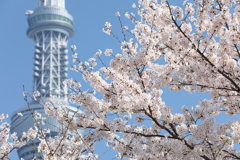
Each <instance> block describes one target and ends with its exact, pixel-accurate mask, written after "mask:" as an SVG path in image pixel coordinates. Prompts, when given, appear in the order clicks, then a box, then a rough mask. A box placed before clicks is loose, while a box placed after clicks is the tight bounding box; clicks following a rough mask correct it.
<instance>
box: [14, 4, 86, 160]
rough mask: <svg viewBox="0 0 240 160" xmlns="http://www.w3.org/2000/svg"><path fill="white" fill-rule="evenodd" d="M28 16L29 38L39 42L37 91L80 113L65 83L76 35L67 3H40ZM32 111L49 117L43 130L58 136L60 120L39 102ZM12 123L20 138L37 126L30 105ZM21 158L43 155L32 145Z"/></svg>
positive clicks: (37, 51)
mask: <svg viewBox="0 0 240 160" xmlns="http://www.w3.org/2000/svg"><path fill="white" fill-rule="evenodd" d="M26 15H28V24H29V28H28V29H27V36H28V37H29V38H32V39H33V40H34V42H35V53H34V74H33V91H39V92H40V93H41V98H43V99H47V98H49V97H51V96H55V97H57V98H58V102H59V101H61V103H62V104H63V105H64V106H67V107H68V108H69V109H70V111H76V108H74V107H71V106H69V104H68V101H67V86H65V85H64V84H63V81H64V80H65V79H66V78H67V70H68V68H67V65H68V50H67V44H68V39H69V38H71V37H72V36H73V35H74V28H73V17H72V16H71V15H70V14H69V13H68V12H67V10H66V9H65V0H38V7H37V8H36V9H35V10H34V11H27V12H26ZM55 103H56V104H54V106H59V105H58V103H57V101H56V102H55ZM30 108H31V110H36V111H37V112H38V113H41V114H42V116H43V117H47V119H46V121H47V123H46V124H45V125H43V126H41V129H50V133H49V134H48V135H47V136H48V137H53V136H56V135H57V134H58V129H57V126H60V124H59V123H58V122H57V120H56V119H53V118H51V117H48V116H47V115H46V114H45V111H44V108H43V107H42V106H41V105H40V104H39V103H37V102H35V101H32V102H31V103H30ZM19 112H21V113H22V114H23V116H22V117H20V118H18V116H17V113H19ZM79 112H81V111H79ZM29 115H30V116H29ZM16 118H18V119H17V121H16V122H14V121H15V120H16ZM11 120H12V122H14V123H13V125H12V126H11V128H12V130H11V131H12V132H17V136H18V137H21V136H22V133H23V132H27V131H28V129H29V128H31V127H33V126H34V120H33V119H32V116H31V111H30V109H29V106H27V107H22V108H20V109H18V110H16V111H15V112H14V113H13V114H12V116H11ZM83 133H84V130H80V134H83ZM38 144H39V141H36V140H35V141H33V142H31V146H35V147H37V146H38ZM18 155H19V159H20V158H23V159H24V160H30V159H32V158H33V157H38V159H39V158H40V157H39V153H37V151H36V150H35V149H33V148H32V147H29V146H28V145H26V146H23V147H22V148H20V149H18Z"/></svg>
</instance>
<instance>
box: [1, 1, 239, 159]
mask: <svg viewBox="0 0 240 160" xmlns="http://www.w3.org/2000/svg"><path fill="white" fill-rule="evenodd" d="M183 6H184V7H183V8H181V7H179V6H172V5H170V4H169V2H168V1H167V0H162V1H161V2H157V0H139V2H138V4H133V7H134V8H135V9H136V11H137V14H138V16H135V15H134V14H133V13H126V14H125V16H126V17H127V18H129V19H130V20H131V21H132V23H133V24H134V28H133V29H132V30H129V29H128V27H127V26H123V25H122V21H121V15H120V13H117V14H116V16H117V17H118V18H119V21H120V22H121V23H120V24H121V28H122V33H123V35H124V39H123V40H122V41H121V40H120V39H119V38H118V37H116V36H115V34H114V33H113V32H112V30H111V24H110V23H108V22H107V23H106V24H105V28H104V29H103V31H104V32H105V33H107V34H108V35H112V36H113V37H115V38H116V39H117V40H118V41H119V42H120V46H121V53H118V54H116V53H114V51H113V50H112V49H106V51H105V52H104V54H105V56H111V57H112V59H111V61H110V63H109V65H108V64H107V63H105V62H103V59H102V58H101V57H102V55H101V54H102V51H101V50H99V51H98V52H97V53H96V54H95V55H94V57H93V58H90V59H89V62H81V60H80V59H78V57H77V53H76V49H77V47H76V46H72V51H73V58H74V62H75V63H76V65H73V66H72V68H71V69H72V70H75V71H77V72H79V73H80V74H81V75H82V77H83V78H84V80H85V81H87V82H90V85H91V87H92V89H91V90H87V91H83V90H82V87H81V84H80V83H79V82H76V81H74V80H72V79H69V80H67V81H66V84H67V85H68V86H69V87H70V88H71V89H72V93H70V94H69V98H70V101H71V102H72V103H75V104H77V105H79V106H82V107H84V114H83V113H78V112H76V113H75V114H74V117H72V118H71V117H69V116H68V115H67V114H57V113H58V112H59V109H55V108H54V107H53V106H51V103H50V102H47V103H46V104H45V106H44V107H45V110H46V113H48V114H49V115H51V116H53V115H54V117H55V118H57V119H59V122H60V123H62V124H65V125H66V126H69V127H68V129H69V131H70V132H72V133H73V134H75V136H72V137H68V136H65V137H64V138H62V137H60V136H59V137H55V138H50V139H48V140H46V139H40V140H41V143H40V145H39V147H38V151H39V152H42V153H43V155H44V159H54V158H55V159H64V158H66V157H68V158H69V159H87V158H88V159H95V160H96V159H100V158H101V157H100V156H99V155H97V154H95V152H94V149H95V143H97V141H102V140H107V146H108V147H109V148H111V149H113V150H115V151H116V152H117V154H118V155H117V158H126V159H142V160H143V159H174V160H175V159H186V160H191V159H192V160H198V159H199V160H200V159H205V160H210V159H214V160H218V159H240V151H238V150H237V149H236V145H238V144H239V143H240V120H237V121H230V122H226V123H221V124H219V123H217V122H216V117H217V116H218V115H220V114H226V115H227V116H233V115H239V112H240V51H239V45H240V32H239V23H240V6H239V5H238V2H237V1H236V0H215V1H213V0H191V1H190V0H189V1H185V2H184V3H183ZM126 33H130V34H131V36H130V37H131V38H130V39H128V37H127V36H126ZM163 60H164V61H165V62H164V63H162V61H163ZM97 62H100V63H101V65H102V68H100V69H97V67H96V66H97ZM164 87H169V89H170V90H171V91H173V92H178V91H181V90H186V91H188V92H189V93H194V92H209V93H210V95H211V99H208V100H207V99H204V100H199V104H196V106H195V107H193V108H188V107H187V106H179V107H181V108H182V113H176V114H174V113H173V110H172V108H170V107H168V106H167V105H166V104H165V103H164V99H162V97H161V95H162V93H163V90H162V89H163V88H164ZM79 128H86V129H91V130H89V132H87V133H86V135H85V136H81V135H78V134H77V129H79ZM27 134H30V133H27ZM0 136H1V134H0ZM60 144H61V146H62V147H59V150H56V151H54V152H52V151H51V150H50V148H51V147H53V146H59V145H60ZM61 149H64V153H63V152H60V151H61ZM106 154H107V153H106ZM0 156H1V155H0Z"/></svg>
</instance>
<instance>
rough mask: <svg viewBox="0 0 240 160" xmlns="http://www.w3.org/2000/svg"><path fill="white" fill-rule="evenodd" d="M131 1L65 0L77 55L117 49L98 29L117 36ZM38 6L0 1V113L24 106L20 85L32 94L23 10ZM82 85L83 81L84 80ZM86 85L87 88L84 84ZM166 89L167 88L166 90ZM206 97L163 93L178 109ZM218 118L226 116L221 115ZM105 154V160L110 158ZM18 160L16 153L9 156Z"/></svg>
mask: <svg viewBox="0 0 240 160" xmlns="http://www.w3.org/2000/svg"><path fill="white" fill-rule="evenodd" d="M171 1H172V2H174V5H181V3H182V2H183V1H182V0H177V2H176V1H174V0H171ZM132 3H137V0H85V1H83V0H66V8H67V10H68V11H69V13H70V14H72V16H73V17H74V19H75V23H74V26H75V29H76V34H75V36H74V37H73V38H72V39H70V40H69V45H68V48H69V50H70V45H73V44H75V45H76V46H77V48H78V49H77V52H78V54H79V58H80V60H82V61H87V60H88V59H89V58H90V57H92V56H93V55H94V54H95V52H96V51H97V50H98V49H101V50H103V51H104V50H105V49H106V48H113V50H114V52H115V53H118V52H120V51H119V43H118V42H117V41H116V40H115V39H114V38H113V37H112V36H108V35H106V34H105V33H103V32H102V31H101V30H102V28H103V27H104V23H105V22H106V21H108V22H110V23H111V24H112V25H113V31H114V32H116V33H118V34H117V35H120V38H122V37H121V34H120V32H121V31H120V27H119V26H120V25H119V22H118V20H117V17H116V16H115V13H116V12H117V11H119V12H120V13H121V15H122V19H123V23H124V24H125V25H129V28H131V23H130V21H129V20H127V19H126V18H124V16H123V15H124V13H125V12H127V11H128V12H134V11H135V10H134V9H132V7H131V6H132ZM36 7H37V0H0V112H1V113H6V114H9V115H10V114H11V113H12V112H13V111H14V110H16V109H18V108H20V107H24V106H26V103H25V101H24V100H23V95H22V91H23V90H22V85H23V84H24V85H25V89H26V91H27V92H29V93H32V79H33V77H32V75H33V54H34V42H33V40H32V39H29V38H27V36H26V30H27V28H28V24H27V16H25V11H26V10H34V9H35V8H36ZM69 64H70V65H71V64H72V59H71V53H70V52H69ZM69 78H74V79H76V80H78V81H81V82H83V80H82V78H81V76H80V74H78V73H75V72H73V71H71V70H69ZM83 84H84V82H83ZM85 88H88V85H87V84H86V86H85ZM165 90H167V89H165ZM205 97H209V95H208V93H204V94H193V95H190V94H188V93H187V92H178V93H173V94H172V93H170V92H164V94H163V100H165V101H166V104H167V105H168V106H171V107H173V108H174V110H175V112H180V108H181V107H182V106H183V105H187V106H188V107H192V106H195V105H196V104H197V102H198V100H199V99H204V98H205ZM220 121H225V119H223V118H220ZM102 145H104V143H100V144H98V145H97V148H98V150H99V153H100V154H101V152H103V150H101V149H100V148H101V146H102ZM113 155H114V153H113V154H111V156H106V157H105V158H104V159H111V158H113ZM10 158H11V159H13V160H17V156H16V153H15V152H14V153H13V154H11V156H10Z"/></svg>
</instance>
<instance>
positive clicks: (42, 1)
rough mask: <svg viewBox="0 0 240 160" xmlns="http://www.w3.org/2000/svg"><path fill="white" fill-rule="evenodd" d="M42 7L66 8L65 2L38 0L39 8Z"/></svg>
mask: <svg viewBox="0 0 240 160" xmlns="http://www.w3.org/2000/svg"><path fill="white" fill-rule="evenodd" d="M41 6H56V7H59V8H65V0H38V7H41Z"/></svg>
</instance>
